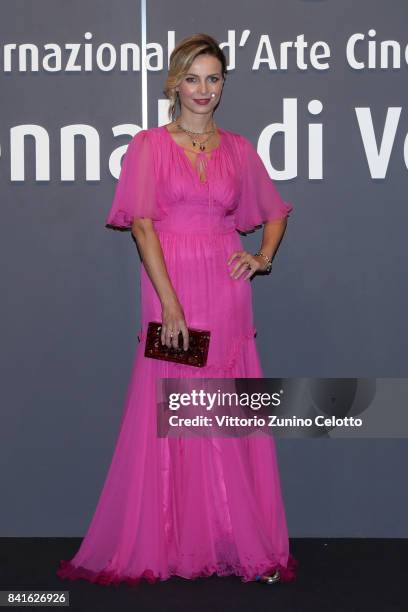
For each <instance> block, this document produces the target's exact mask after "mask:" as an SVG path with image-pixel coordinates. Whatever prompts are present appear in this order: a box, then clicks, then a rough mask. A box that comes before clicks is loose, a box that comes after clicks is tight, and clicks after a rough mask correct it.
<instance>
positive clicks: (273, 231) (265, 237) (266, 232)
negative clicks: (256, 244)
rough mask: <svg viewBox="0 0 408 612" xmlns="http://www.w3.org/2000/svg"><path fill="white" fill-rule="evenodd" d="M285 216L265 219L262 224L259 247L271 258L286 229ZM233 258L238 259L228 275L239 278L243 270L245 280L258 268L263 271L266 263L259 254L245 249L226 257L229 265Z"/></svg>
mask: <svg viewBox="0 0 408 612" xmlns="http://www.w3.org/2000/svg"><path fill="white" fill-rule="evenodd" d="M287 222H288V221H287V217H284V218H282V219H277V220H275V221H266V222H265V223H264V226H263V234H262V243H261V248H260V249H259V250H260V251H262V253H264V254H265V255H266V256H267V257H269V258H270V259H271V260H272V259H273V258H274V256H275V254H276V251H277V250H278V248H279V245H280V243H281V240H282V238H283V235H284V233H285V231H286V226H287ZM235 259H239V261H238V263H236V265H235V266H234V267H233V268H231V270H230V276H231V277H232V278H240V277H241V276H242V274H244V272H246V275H245V276H244V279H245V280H247V279H248V278H250V277H251V276H252V275H253V274H255V272H257V271H258V270H259V271H261V272H263V271H264V270H266V268H267V266H268V264H267V262H266V261H265V259H264V257H262V256H261V255H252V253H248V252H247V251H238V252H236V253H233V254H232V255H231V257H230V258H229V259H228V262H227V263H228V265H230V264H231V263H232V262H233V261H235Z"/></svg>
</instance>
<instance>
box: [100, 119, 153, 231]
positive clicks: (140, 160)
mask: <svg viewBox="0 0 408 612" xmlns="http://www.w3.org/2000/svg"><path fill="white" fill-rule="evenodd" d="M152 146H153V145H152V142H151V139H150V137H149V133H148V130H141V131H140V132H138V133H137V134H136V135H135V136H134V137H133V138H132V140H131V141H130V142H129V145H128V148H127V150H126V153H125V155H124V156H123V159H122V167H121V171H120V175H119V179H118V182H117V184H116V189H115V195H114V198H113V203H112V207H111V209H110V211H109V214H108V216H107V218H106V222H105V225H106V226H107V227H114V228H115V227H117V228H123V229H131V227H132V223H133V220H134V219H135V218H149V219H160V218H161V217H162V211H161V210H160V207H159V203H158V201H157V197H156V196H157V193H156V177H155V170H154V157H153V149H152Z"/></svg>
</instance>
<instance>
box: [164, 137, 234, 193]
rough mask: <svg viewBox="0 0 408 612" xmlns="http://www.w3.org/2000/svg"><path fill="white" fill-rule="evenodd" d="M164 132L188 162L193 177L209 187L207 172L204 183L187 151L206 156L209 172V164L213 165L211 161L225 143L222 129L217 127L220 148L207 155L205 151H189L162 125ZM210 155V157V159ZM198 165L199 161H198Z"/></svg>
mask: <svg viewBox="0 0 408 612" xmlns="http://www.w3.org/2000/svg"><path fill="white" fill-rule="evenodd" d="M162 128H163V130H164V131H165V132H166V133H167V136H168V137H169V139H170V140H171V142H172V143H173V144H174V146H175V147H176V148H177V149H178V150H179V151H180V153H181V154H182V156H183V158H184V159H185V160H186V162H187V165H188V167H189V168H190V170H191V172H192V173H193V175H194V176H195V177H196V178H197V179H198V182H199V183H200V184H201V185H207V184H208V173H207V171H206V180H205V181H202V180H201V177H200V174H199V173H198V171H197V168H196V167H195V166H193V164H192V161H191V159H190V158H189V157H188V155H187V153H186V151H190V152H191V153H195V154H196V156H204V157H205V158H206V170H207V166H208V164H210V163H211V161H212V160H213V158H214V154H217V151H219V150H220V149H221V147H222V145H223V142H224V133H223V130H222V128H220V127H217V130H218V133H219V137H220V142H219V143H218V146H217V147H215V148H214V149H211V151H209V152H208V153H206V152H205V151H195V152H194V151H192V150H191V149H188V148H187V147H183V146H182V145H180V144H178V142H176V141H175V140H174V138H173V136H172V135H171V134H170V132H169V130H168V129H167V127H166V125H162ZM208 155H209V157H208ZM196 163H197V160H196Z"/></svg>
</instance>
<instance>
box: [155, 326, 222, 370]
mask: <svg viewBox="0 0 408 612" xmlns="http://www.w3.org/2000/svg"><path fill="white" fill-rule="evenodd" d="M161 329H162V324H161V323H158V322H157V321H150V322H149V324H148V326H147V334H146V344H145V353H144V355H145V357H150V358H151V359H164V360H165V361H174V362H175V363H182V364H185V365H191V366H196V367H198V368H202V367H203V366H205V364H206V363H207V356H208V348H209V345H210V335H211V332H209V331H207V330H205V329H192V328H190V327H189V328H188V339H189V341H188V344H189V346H188V349H187V350H186V351H185V350H184V349H183V334H181V333H180V334H179V338H178V340H179V343H178V344H179V346H178V348H173V347H170V348H169V347H168V346H166V345H165V344H162V343H161V340H160V335H161Z"/></svg>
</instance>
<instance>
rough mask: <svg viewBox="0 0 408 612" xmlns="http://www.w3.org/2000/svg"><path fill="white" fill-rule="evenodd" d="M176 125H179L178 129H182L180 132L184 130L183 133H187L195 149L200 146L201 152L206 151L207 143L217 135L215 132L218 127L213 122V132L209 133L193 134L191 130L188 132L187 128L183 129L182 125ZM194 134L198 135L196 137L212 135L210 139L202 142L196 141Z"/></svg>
mask: <svg viewBox="0 0 408 612" xmlns="http://www.w3.org/2000/svg"><path fill="white" fill-rule="evenodd" d="M176 125H177V127H179V128H180V130H182V131H183V132H185V133H186V134H187V136H188V137H189V138H190V140H191V142H192V143H193V147H195V146H196V145H199V147H200V151H205V145H206V143H207V142H208V141H209V140H210V138H211V136H213V135H214V134H215V130H216V125H215V123H214V122H213V128H212V130H210V131H208V132H192V131H191V130H188V129H187V128H185V127H183V126H182V125H181V123H177V124H176ZM192 134H196V135H199V134H210V135H209V136H208V138H206V139H205V140H203V141H201V142H200V141H199V140H196V139H195V138H194V137H193V136H192Z"/></svg>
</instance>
